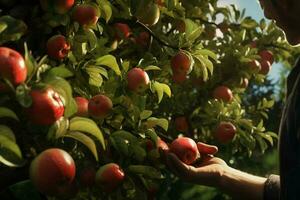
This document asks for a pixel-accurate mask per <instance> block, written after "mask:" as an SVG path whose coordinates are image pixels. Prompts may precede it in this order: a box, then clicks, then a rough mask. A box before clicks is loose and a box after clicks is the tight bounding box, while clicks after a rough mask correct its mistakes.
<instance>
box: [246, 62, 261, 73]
mask: <svg viewBox="0 0 300 200" xmlns="http://www.w3.org/2000/svg"><path fill="white" fill-rule="evenodd" d="M248 66H249V68H250V71H252V72H259V71H260V69H261V65H260V63H259V62H258V61H257V60H252V61H250V62H248Z"/></svg>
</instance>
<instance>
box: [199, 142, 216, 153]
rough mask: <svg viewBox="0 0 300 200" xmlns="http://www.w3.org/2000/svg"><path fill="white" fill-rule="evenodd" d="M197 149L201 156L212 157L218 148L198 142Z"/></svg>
mask: <svg viewBox="0 0 300 200" xmlns="http://www.w3.org/2000/svg"><path fill="white" fill-rule="evenodd" d="M197 147H198V151H199V153H200V154H201V153H203V154H212V155H214V154H216V153H217V152H218V147H217V146H214V145H209V144H205V143H203V142H198V143H197Z"/></svg>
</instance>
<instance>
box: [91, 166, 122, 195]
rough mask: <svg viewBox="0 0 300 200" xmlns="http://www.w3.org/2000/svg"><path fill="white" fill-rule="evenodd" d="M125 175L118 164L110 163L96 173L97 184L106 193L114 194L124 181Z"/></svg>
mask: <svg viewBox="0 0 300 200" xmlns="http://www.w3.org/2000/svg"><path fill="white" fill-rule="evenodd" d="M124 178H125V174H124V172H123V170H122V169H121V168H120V166H119V165H118V164H115V163H109V164H106V165H104V166H102V167H100V168H99V169H98V171H97V173H96V184H97V185H98V186H100V187H102V189H103V190H104V191H106V192H112V191H113V190H114V189H116V188H117V187H118V186H119V185H120V184H121V183H122V182H123V180H124Z"/></svg>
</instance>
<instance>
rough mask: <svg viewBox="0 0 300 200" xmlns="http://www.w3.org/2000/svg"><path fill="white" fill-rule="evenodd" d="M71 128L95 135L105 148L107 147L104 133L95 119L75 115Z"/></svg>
mask: <svg viewBox="0 0 300 200" xmlns="http://www.w3.org/2000/svg"><path fill="white" fill-rule="evenodd" d="M69 130H70V131H80V132H84V133H89V134H91V135H93V136H95V137H96V138H97V139H98V140H99V141H100V143H101V145H102V147H103V149H105V141H104V137H103V134H102V132H101V130H100V129H99V127H98V126H97V124H96V123H95V122H94V121H93V120H91V119H89V118H84V117H74V118H72V119H71V120H70V127H69Z"/></svg>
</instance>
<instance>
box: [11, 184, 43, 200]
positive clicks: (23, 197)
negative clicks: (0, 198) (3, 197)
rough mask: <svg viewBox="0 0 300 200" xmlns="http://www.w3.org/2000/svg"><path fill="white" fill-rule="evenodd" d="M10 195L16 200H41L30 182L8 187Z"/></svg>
mask: <svg viewBox="0 0 300 200" xmlns="http://www.w3.org/2000/svg"><path fill="white" fill-rule="evenodd" d="M9 190H10V191H11V194H13V196H14V197H15V199H16V200H41V196H40V194H39V192H38V191H37V190H36V189H35V187H34V185H33V184H32V182H31V180H25V181H21V182H18V183H16V184H13V185H11V186H9Z"/></svg>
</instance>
